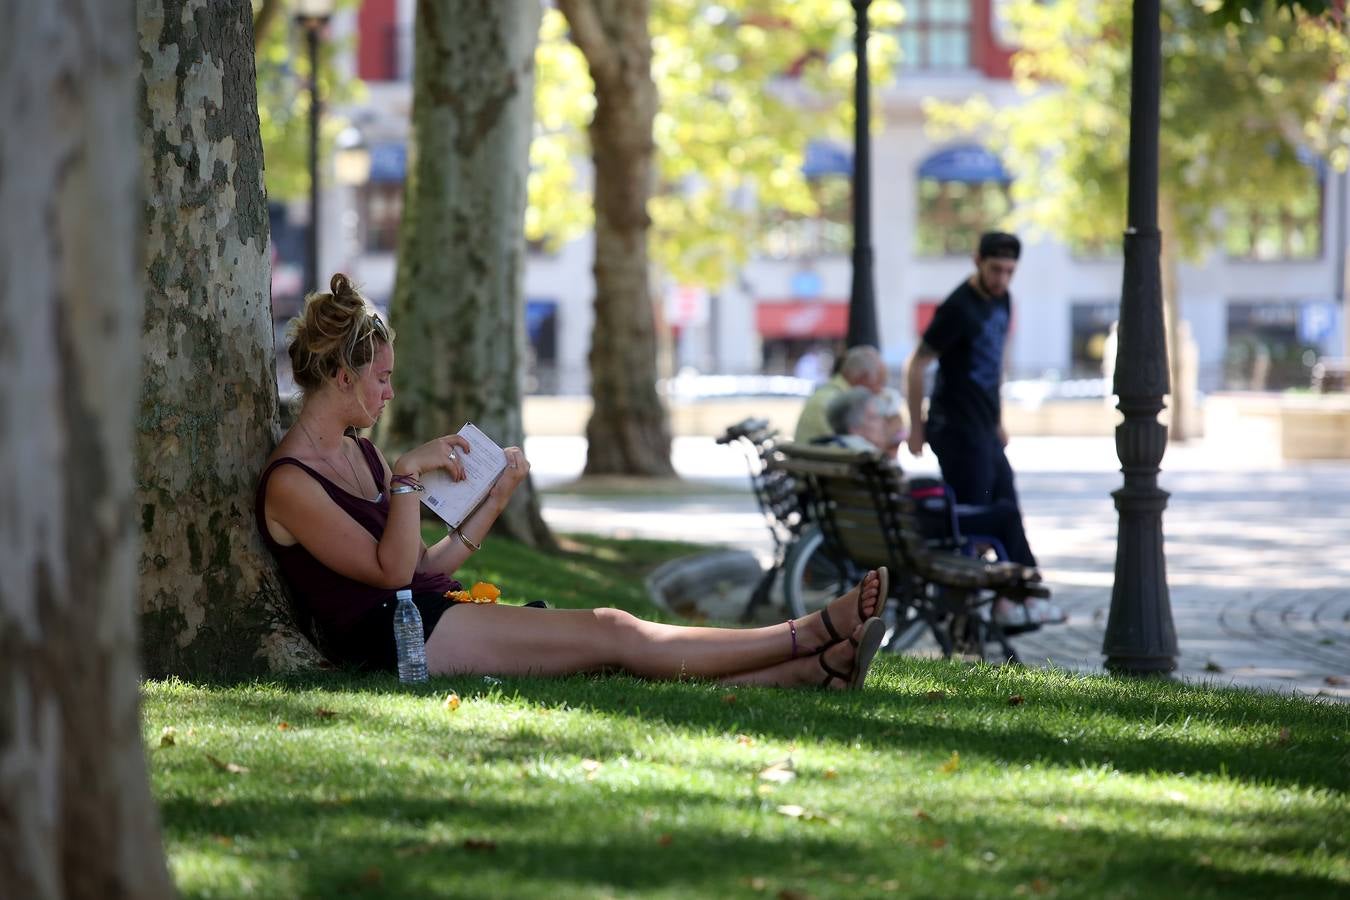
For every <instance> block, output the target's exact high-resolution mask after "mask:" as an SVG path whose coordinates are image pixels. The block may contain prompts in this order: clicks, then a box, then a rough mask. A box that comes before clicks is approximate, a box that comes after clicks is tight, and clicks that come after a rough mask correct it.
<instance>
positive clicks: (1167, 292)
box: [1158, 193, 1195, 443]
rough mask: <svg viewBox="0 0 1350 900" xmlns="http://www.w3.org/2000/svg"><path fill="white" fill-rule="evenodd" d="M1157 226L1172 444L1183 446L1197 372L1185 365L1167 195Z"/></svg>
mask: <svg viewBox="0 0 1350 900" xmlns="http://www.w3.org/2000/svg"><path fill="white" fill-rule="evenodd" d="M1158 224H1159V230H1160V231H1161V232H1162V258H1161V261H1160V262H1161V267H1162V273H1161V274H1162V294H1163V324H1164V325H1165V326H1166V329H1167V374H1168V378H1169V379H1170V381H1171V383H1172V393H1171V394H1169V395H1168V398H1167V411H1168V419H1167V422H1168V427H1167V439H1168V441H1169V442H1174V443H1177V442H1184V441H1187V440H1189V439H1190V438H1191V436H1192V432H1193V428H1192V418H1193V416H1194V413H1195V411H1194V410H1193V409H1191V399H1192V398H1193V397H1195V386H1194V385H1193V384H1192V383H1191V382H1192V381H1193V376H1194V372H1193V371H1192V368H1191V367H1190V366H1187V365H1186V364H1185V359H1184V355H1185V342H1186V336H1187V332H1186V330H1185V329H1183V328H1182V319H1181V295H1180V293H1179V291H1178V287H1179V283H1180V278H1179V277H1178V274H1179V273H1178V267H1179V266H1180V263H1181V254H1180V251H1179V249H1178V247H1177V231H1176V215H1175V213H1174V212H1173V209H1172V204H1171V201H1170V200H1169V198H1168V197H1167V195H1166V194H1165V193H1163V194H1160V195H1159V197H1158Z"/></svg>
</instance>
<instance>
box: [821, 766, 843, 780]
mask: <svg viewBox="0 0 1350 900" xmlns="http://www.w3.org/2000/svg"><path fill="white" fill-rule="evenodd" d="M820 777H821V778H824V779H825V780H826V781H830V780H832V779H835V778H838V777H839V773H838V772H836V771H835V770H834V767H830V768H828V769H826V770H825V771H824V772H822V773H821V774H820Z"/></svg>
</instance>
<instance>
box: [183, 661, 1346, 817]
mask: <svg viewBox="0 0 1350 900" xmlns="http://www.w3.org/2000/svg"><path fill="white" fill-rule="evenodd" d="M872 677H873V681H872V682H871V683H872V684H873V685H874V686H873V687H871V688H869V689H867V690H865V691H862V692H859V693H853V694H844V695H840V694H835V693H818V692H813V691H784V690H775V689H764V688H744V687H737V688H734V689H729V688H726V687H723V686H719V685H716V684H709V683H706V682H686V683H679V682H655V681H642V680H638V679H634V678H630V677H627V676H614V677H600V676H574V677H570V678H560V679H530V678H513V679H505V680H504V681H503V682H502V683H501V684H500V685H498V686H490V685H487V684H485V683H484V681H483V680H482V679H481V678H477V677H459V678H444V679H435V680H434V681H433V682H431V683H430V684H429V685H428V686H426V687H423V688H418V689H414V691H415V692H421V693H424V694H426V695H427V696H428V698H431V697H438V696H441V695H443V694H444V693H445V692H447V691H449V690H455V691H457V692H458V693H459V694H460V695H461V697H463V698H464V699H465V700H466V701H467V700H471V699H473V698H475V697H482V696H491V695H494V694H496V693H500V694H501V695H502V696H504V697H514V698H517V699H518V700H521V701H525V702H528V703H531V704H537V705H538V706H540V707H542V708H545V709H575V710H582V711H589V712H594V713H598V714H604V715H616V716H624V717H629V718H638V719H644V720H648V721H651V722H654V723H660V724H663V725H666V726H669V727H677V728H683V729H696V730H701V731H704V732H707V733H710V734H726V733H731V734H735V733H739V732H748V733H753V734H758V735H762V736H764V737H766V738H776V739H780V740H784V741H796V742H801V741H805V740H817V741H837V742H843V743H848V744H853V743H858V744H861V745H862V746H864V747H868V748H871V749H874V750H881V751H885V750H889V749H902V748H903V749H911V750H926V751H931V752H933V753H935V754H946V753H950V752H951V751H952V750H959V751H960V752H961V754H962V755H963V756H965V757H983V758H986V759H989V760H994V761H997V762H999V763H1002V764H1007V765H1022V764H1026V763H1038V764H1048V765H1055V766H1064V767H1072V768H1078V767H1083V766H1087V767H1097V766H1109V767H1112V768H1114V769H1116V770H1119V771H1123V772H1133V773H1155V772H1163V773H1184V774H1187V775H1227V776H1229V777H1233V778H1238V779H1242V780H1246V781H1254V782H1274V783H1280V784H1287V785H1297V786H1301V787H1307V788H1325V789H1329V790H1335V791H1342V792H1344V791H1346V790H1350V743H1347V741H1346V735H1347V734H1350V706H1347V705H1343V704H1333V703H1319V702H1315V701H1310V700H1306V699H1301V698H1292V697H1279V696H1274V695H1268V694H1258V693H1254V692H1251V691H1244V690H1239V689H1207V688H1200V687H1194V686H1189V685H1178V684H1171V683H1148V684H1141V683H1139V682H1135V681H1121V680H1113V679H1109V678H1104V677H1071V676H1066V675H1055V674H1053V673H1050V674H1047V673H1045V672H1044V671H1040V670H1020V669H1009V668H1000V669H991V668H986V667H968V666H963V665H961V664H957V663H940V662H932V661H917V660H908V659H901V658H894V657H889V658H884V659H882V660H880V661H879V663H878V665H877V666H876V667H875V669H874V674H873V676H872ZM278 684H279V685H284V686H285V687H286V688H290V689H294V688H316V689H319V690H324V691H331V692H334V703H335V704H340V703H342V702H343V701H345V700H346V699H358V698H360V697H362V696H365V695H373V696H379V695H394V694H397V695H400V696H406V695H407V694H408V693H409V691H408V690H407V689H404V688H401V687H400V686H399V685H398V682H397V681H396V680H394V679H393V678H392V677H390V676H385V675H369V676H363V675H350V674H334V675H331V676H310V677H306V678H300V679H290V680H286V681H283V682H278ZM933 692H941V697H940V698H936V694H934V693H933ZM1013 695H1016V696H1019V697H1021V698H1022V699H1021V701H1020V702H1019V703H1018V704H1017V705H1009V697H1010V696H1013ZM199 696H200V695H199ZM211 696H216V695H208V697H211ZM218 696H219V708H218V709H214V708H211V703H212V701H211V700H210V699H206V700H198V703H203V704H206V707H207V708H206V709H205V710H203V711H205V712H208V713H209V714H211V715H218V716H220V717H221V718H222V719H224V720H234V721H240V722H242V723H250V722H252V723H266V722H274V721H276V720H277V719H278V718H281V719H285V720H287V721H289V722H290V723H291V724H292V725H296V724H300V723H307V724H312V725H314V726H317V727H331V726H334V725H339V724H341V722H342V720H343V717H344V716H348V715H350V716H353V717H356V718H358V719H359V720H360V723H361V727H363V728H376V729H381V730H391V729H396V728H397V721H396V720H397V716H395V715H391V714H388V713H385V712H381V711H378V710H375V709H365V708H360V707H358V708H357V709H354V710H352V711H351V712H350V713H345V712H344V713H343V714H342V715H341V716H337V717H331V718H324V717H322V716H321V715H320V714H319V713H317V712H316V710H315V708H314V700H313V695H309V696H306V697H304V698H302V697H300V696H297V695H295V694H294V693H292V692H291V691H289V690H275V691H262V692H259V693H257V694H247V695H244V696H241V694H240V693H239V692H237V691H233V692H230V693H228V694H220V695H218ZM733 696H734V700H731V701H730V702H729V701H728V698H729V697H733ZM935 698H936V699H935ZM199 708H200V707H199ZM523 733H528V729H526V731H525V732H523ZM547 740H548V741H549V748H550V752H561V751H563V750H565V749H566V748H565V747H564V746H562V745H560V744H558V743H556V741H557V738H556V736H550V737H549V738H548V739H547ZM600 749H601V748H597V746H596V741H595V740H589V741H588V743H587V746H586V747H585V748H577V752H578V753H580V754H582V755H588V754H594V753H597V752H599V751H600Z"/></svg>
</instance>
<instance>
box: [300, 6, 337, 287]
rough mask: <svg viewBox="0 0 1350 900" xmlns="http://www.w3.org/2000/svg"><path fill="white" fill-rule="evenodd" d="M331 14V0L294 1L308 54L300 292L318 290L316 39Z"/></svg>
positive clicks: (318, 112)
mask: <svg viewBox="0 0 1350 900" xmlns="http://www.w3.org/2000/svg"><path fill="white" fill-rule="evenodd" d="M332 14H333V0H296V3H295V23H296V25H297V26H299V28H300V30H301V31H303V32H304V34H305V46H306V50H307V51H308V54H309V230H308V231H307V232H306V234H305V275H304V282H303V284H302V287H301V292H302V293H305V294H308V293H309V292H310V291H315V290H318V289H319V118H320V115H321V113H322V108H321V103H322V100H321V98H320V97H319V39H320V38H321V37H322V36H323V30H324V28H325V27H326V26H327V25H328V19H329V17H330V16H332Z"/></svg>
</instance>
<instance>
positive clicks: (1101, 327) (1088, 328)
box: [1069, 301, 1120, 393]
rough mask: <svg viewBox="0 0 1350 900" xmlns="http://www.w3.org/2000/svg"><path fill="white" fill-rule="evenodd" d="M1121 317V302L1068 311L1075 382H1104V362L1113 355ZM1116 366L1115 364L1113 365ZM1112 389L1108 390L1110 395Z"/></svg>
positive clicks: (1079, 305)
mask: <svg viewBox="0 0 1350 900" xmlns="http://www.w3.org/2000/svg"><path fill="white" fill-rule="evenodd" d="M1119 316H1120V303H1119V301H1103V302H1098V303H1075V304H1073V305H1072V306H1070V307H1069V341H1070V344H1069V358H1070V360H1071V368H1072V373H1071V376H1070V377H1072V378H1101V377H1102V376H1103V374H1104V370H1103V368H1102V359H1103V357H1105V356H1106V355H1107V353H1114V352H1115V350H1114V348H1113V347H1111V346H1109V345H1110V344H1111V343H1112V341H1111V330H1112V329H1111V326H1112V325H1113V324H1115V322H1116V319H1117V318H1118V317H1119ZM1112 362H1113V364H1114V360H1113V361H1112ZM1110 392H1111V389H1110V387H1109V386H1108V388H1107V393H1110Z"/></svg>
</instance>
